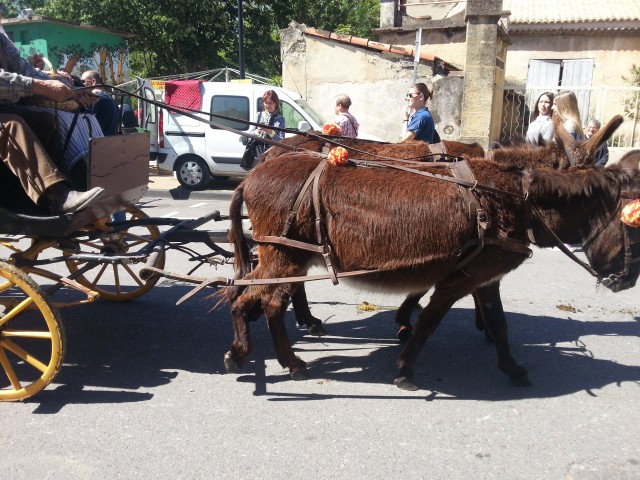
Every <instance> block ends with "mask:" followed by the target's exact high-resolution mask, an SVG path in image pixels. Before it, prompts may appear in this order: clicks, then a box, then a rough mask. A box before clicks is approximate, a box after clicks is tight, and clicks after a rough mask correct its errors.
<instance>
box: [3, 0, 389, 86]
mask: <svg viewBox="0 0 640 480" xmlns="http://www.w3.org/2000/svg"><path fill="white" fill-rule="evenodd" d="M5 3H7V8H6V12H10V13H13V14H14V15H15V14H16V13H17V12H18V11H19V9H20V7H21V6H22V5H23V2H15V1H14V2H5ZM29 6H30V8H33V9H34V11H35V14H36V15H43V16H47V17H52V18H58V19H62V20H68V21H75V22H83V23H88V24H91V25H95V26H98V27H104V28H108V29H110V30H114V31H120V32H129V33H133V34H135V35H136V38H135V39H133V40H132V41H131V42H130V63H131V69H132V71H133V72H134V73H135V74H137V75H141V76H146V77H153V76H161V75H170V74H179V73H187V72H197V71H204V70H210V69H214V68H220V67H232V68H237V67H238V63H239V55H238V49H239V47H238V43H239V42H238V3H237V1H235V2H234V1H233V0H208V1H205V2H203V1H201V0H200V1H196V0H180V1H176V0H171V1H170V0H33V1H30V2H29ZM379 8H380V7H379V1H378V0H319V1H316V2H309V1H304V2H303V1H300V0H288V1H287V0H271V1H260V0H244V1H243V19H244V21H243V26H244V46H245V48H244V59H245V68H246V70H247V71H248V72H250V73H254V74H258V75H262V76H266V77H273V76H276V75H279V73H280V72H281V60H280V35H279V32H280V29H281V28H285V27H287V26H288V25H289V23H290V22H292V21H296V22H298V23H304V24H306V25H308V26H311V27H315V28H320V29H324V30H330V31H335V32H339V33H345V34H352V35H356V36H363V37H371V36H372V30H373V29H374V28H376V27H377V26H378V22H379V20H378V19H379ZM6 12H5V17H6V16H9V14H7V13H6Z"/></svg>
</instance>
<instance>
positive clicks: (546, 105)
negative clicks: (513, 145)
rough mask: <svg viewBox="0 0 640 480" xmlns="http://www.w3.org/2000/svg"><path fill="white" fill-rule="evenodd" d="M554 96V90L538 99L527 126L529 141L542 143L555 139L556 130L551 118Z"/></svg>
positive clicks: (527, 138) (535, 143) (536, 143)
mask: <svg viewBox="0 0 640 480" xmlns="http://www.w3.org/2000/svg"><path fill="white" fill-rule="evenodd" d="M553 96H554V95H553V93H552V92H544V93H542V94H541V95H540V96H539V97H538V100H536V108H535V110H534V112H533V114H532V115H531V123H530V124H529V128H527V135H526V140H527V142H528V143H532V144H534V145H542V144H543V143H544V142H550V141H551V139H553V134H554V131H555V128H554V126H553V121H552V120H551V115H552V114H553V111H552V110H551V107H552V106H553Z"/></svg>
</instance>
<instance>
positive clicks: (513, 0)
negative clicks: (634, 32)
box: [502, 0, 640, 26]
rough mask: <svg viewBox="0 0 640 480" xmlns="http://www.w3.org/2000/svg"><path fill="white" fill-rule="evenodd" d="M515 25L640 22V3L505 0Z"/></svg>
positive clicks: (638, 0)
mask: <svg viewBox="0 0 640 480" xmlns="http://www.w3.org/2000/svg"><path fill="white" fill-rule="evenodd" d="M502 9H503V10H509V11H510V12H511V16H510V17H509V23H510V24H511V25H514V26H515V25H536V24H537V25H540V24H554V23H589V22H630V21H636V22H637V21H640V0H503V2H502Z"/></svg>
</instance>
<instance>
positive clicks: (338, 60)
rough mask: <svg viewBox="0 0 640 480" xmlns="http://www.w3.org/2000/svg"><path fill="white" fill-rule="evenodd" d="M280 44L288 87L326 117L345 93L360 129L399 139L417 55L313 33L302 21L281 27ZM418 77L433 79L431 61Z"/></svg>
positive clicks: (285, 83) (424, 66) (387, 138)
mask: <svg viewBox="0 0 640 480" xmlns="http://www.w3.org/2000/svg"><path fill="white" fill-rule="evenodd" d="M281 48H282V61H283V68H282V83H283V86H284V87H285V88H288V89H290V90H293V91H296V92H298V93H300V94H301V95H302V96H303V97H304V98H305V99H306V100H307V101H308V102H309V104H310V105H311V106H312V107H313V108H314V110H316V111H318V113H320V114H321V115H323V116H324V117H325V118H326V119H327V120H330V119H332V118H333V115H334V99H335V97H336V96H337V95H339V94H341V93H346V94H347V95H349V97H351V100H352V106H351V108H350V112H351V113H352V114H353V115H355V117H356V118H357V119H358V121H359V122H360V125H361V127H360V128H361V132H366V133H368V134H372V135H375V136H377V137H379V138H381V139H383V140H386V141H390V142H395V141H398V140H399V138H400V134H401V130H402V109H403V107H404V105H405V94H406V92H407V88H408V87H409V86H410V85H411V84H412V83H413V82H412V77H413V62H412V61H408V60H404V59H400V58H399V57H398V56H397V55H391V54H381V53H380V52H376V51H370V50H366V49H363V48H358V47H355V46H352V45H346V44H341V43H338V42H334V41H331V40H326V39H323V38H318V37H308V36H306V35H304V34H302V31H301V29H300V28H299V27H297V26H292V27H289V28H287V29H284V30H282V32H281ZM417 81H418V82H425V83H427V84H431V82H432V73H431V66H430V65H425V64H420V65H419V69H418V77H417Z"/></svg>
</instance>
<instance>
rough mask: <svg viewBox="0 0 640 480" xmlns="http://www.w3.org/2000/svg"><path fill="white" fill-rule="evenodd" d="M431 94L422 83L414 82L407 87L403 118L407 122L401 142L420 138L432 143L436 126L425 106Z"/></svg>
mask: <svg viewBox="0 0 640 480" xmlns="http://www.w3.org/2000/svg"><path fill="white" fill-rule="evenodd" d="M432 96H433V94H432V93H431V91H430V90H429V88H428V87H427V86H426V85H425V84H424V83H416V84H414V85H411V86H410V87H409V91H408V92H407V97H406V100H407V108H406V110H405V117H404V120H403V125H404V122H407V129H406V131H405V132H404V134H403V135H402V140H400V143H402V142H408V141H409V140H422V141H423V142H427V143H434V136H435V131H436V127H435V124H434V122H433V117H432V116H431V112H429V109H428V108H427V100H429V99H430V98H431V97H432Z"/></svg>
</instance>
